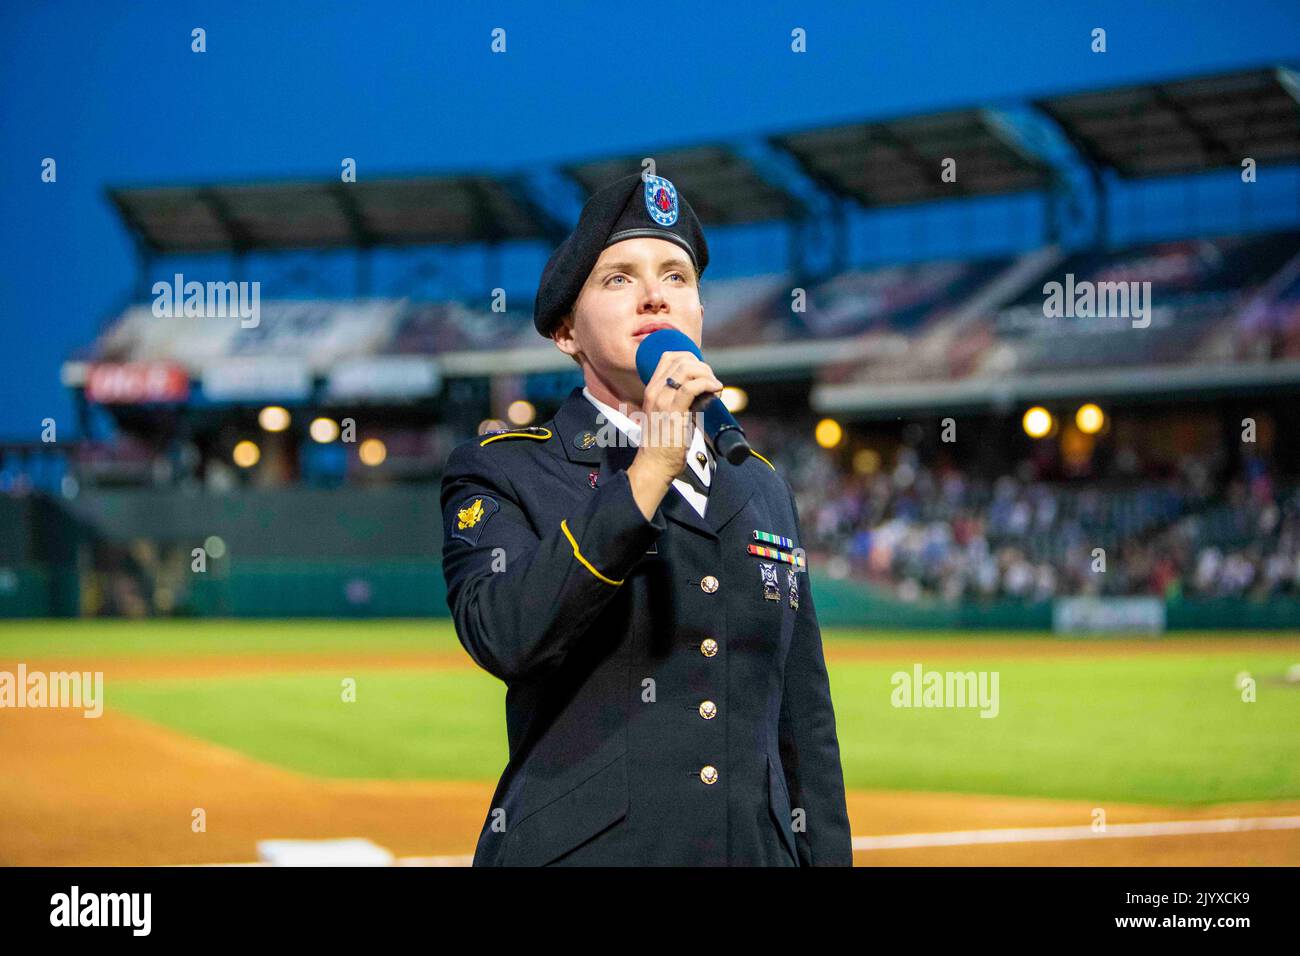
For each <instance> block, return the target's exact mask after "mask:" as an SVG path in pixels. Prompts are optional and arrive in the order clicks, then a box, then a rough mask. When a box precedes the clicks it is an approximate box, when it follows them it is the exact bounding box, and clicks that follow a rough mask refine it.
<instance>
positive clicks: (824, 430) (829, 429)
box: [813, 418, 844, 448]
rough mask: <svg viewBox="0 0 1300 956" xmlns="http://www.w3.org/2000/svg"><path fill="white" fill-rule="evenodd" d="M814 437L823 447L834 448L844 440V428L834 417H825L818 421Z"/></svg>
mask: <svg viewBox="0 0 1300 956" xmlns="http://www.w3.org/2000/svg"><path fill="white" fill-rule="evenodd" d="M813 437H815V438H816V439H817V444H819V445H821V446H822V447H823V448H834V447H835V446H836V445H838V444H839V443H840V442H842V441H843V440H844V428H843V427H842V426H841V425H840V423H839V422H837V421H836V420H835V419H833V418H823V419H822V420H821V421H819V422H818V423H817V428H816V430H815V431H814V432H813Z"/></svg>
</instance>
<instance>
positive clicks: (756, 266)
mask: <svg viewBox="0 0 1300 956" xmlns="http://www.w3.org/2000/svg"><path fill="white" fill-rule="evenodd" d="M644 157H652V158H653V159H654V161H655V163H656V167H657V172H658V173H659V174H660V175H664V176H667V177H668V178H669V179H671V180H672V181H673V182H674V183H676V184H677V185H678V187H679V188H680V189H682V190H683V191H684V193H685V194H686V195H687V196H688V197H689V198H690V200H691V202H692V204H693V206H694V207H695V209H696V210H697V212H698V213H699V215H700V218H701V220H702V221H703V222H704V224H705V227H706V229H707V230H708V235H709V241H710V245H711V248H712V250H713V256H714V259H713V264H712V265H711V267H710V269H709V272H708V274H707V275H706V276H705V279H704V282H703V287H702V291H703V298H704V302H705V341H704V347H705V354H706V359H707V360H708V361H709V362H710V363H711V364H712V365H713V366H714V368H715V369H716V370H717V371H718V372H719V373H720V377H722V378H723V380H724V381H726V382H728V383H729V385H730V386H731V389H730V391H729V403H730V404H732V406H733V408H734V409H735V410H736V411H737V414H738V416H739V417H740V418H741V420H742V421H743V423H744V425H745V428H746V431H747V432H748V434H749V436H750V438H751V441H752V444H753V445H754V447H755V448H756V449H758V450H759V451H761V452H762V453H763V454H764V455H765V456H766V457H768V458H770V459H771V460H772V462H773V463H774V465H775V466H776V468H777V470H778V471H780V472H781V473H782V474H784V475H785V476H786V477H787V478H788V479H789V480H790V482H791V484H792V485H793V487H794V489H795V491H796V494H797V497H798V500H799V505H800V511H801V515H802V522H803V525H804V528H805V531H806V534H807V536H808V539H809V540H808V541H806V542H805V544H806V546H807V547H808V550H809V554H810V563H811V568H812V569H813V570H812V575H813V578H812V580H813V584H814V587H815V588H816V593H817V603H818V608H819V613H820V616H821V620H822V623H823V626H824V627H825V628H826V635H827V649H828V650H827V653H828V659H829V661H830V664H831V668H832V680H833V683H834V691H835V697H836V703H837V713H838V716H839V721H840V739H841V746H842V747H843V749H844V758H845V770H846V779H847V781H848V783H849V786H850V788H851V790H852V791H853V792H852V794H851V797H850V808H851V812H852V815H853V818H854V833H855V834H860V835H861V842H860V843H859V845H858V849H859V850H860V851H861V852H860V853H859V855H858V862H859V863H860V864H869V863H889V864H897V863H958V864H961V863H980V864H992V863H1006V862H1011V863H1026V862H1029V863H1045V862H1080V863H1109V864H1127V863H1164V864H1175V865H1177V864H1183V863H1203V864H1213V863H1231V864H1239V863H1240V864H1248V863H1283V864H1297V863H1300V734H1297V732H1296V728H1297V727H1298V726H1300V672H1298V671H1297V667H1296V665H1297V664H1300V642H1297V641H1296V639H1295V635H1296V633H1297V628H1300V451H1298V449H1300V417H1298V416H1297V415H1296V414H1295V405H1296V400H1297V397H1300V73H1297V72H1296V70H1295V69H1294V68H1293V66H1292V65H1289V64H1286V63H1264V64H1252V65H1250V66H1248V67H1244V68H1240V69H1235V70H1231V71H1218V72H1212V73H1204V74H1200V73H1197V74H1183V75H1176V76H1165V77H1160V78H1157V79H1154V80H1150V81H1146V82H1140V83H1130V84H1125V85H1109V86H1107V85H1101V84H1089V83H1085V82H1082V81H1080V82H1079V83H1078V84H1076V86H1075V87H1074V88H1072V89H1068V90H1066V91H1064V92H1061V93H1059V94H1056V95H1050V96H1041V97H1039V96H1029V95H1026V96H1025V97H1024V98H1022V99H1018V100H1016V99H1013V100H1000V101H997V102H982V101H976V102H971V103H969V104H966V105H964V106H962V107H961V108H956V109H951V108H945V109H944V110H942V111H937V112H916V113H909V114H901V115H896V116H890V117H883V118H882V117H879V116H868V117H867V118H864V119H861V120H853V121H845V122H839V123H822V124H809V125H806V126H801V127H792V128H769V129H762V130H756V131H755V133H754V135H752V136H747V137H722V138H716V139H710V140H703V139H702V140H700V141H698V142H686V143H682V142H675V143H674V145H672V146H671V147H670V148H664V147H662V145H661V143H660V142H657V141H648V142H647V143H646V144H645V148H644V149H643V150H640V151H634V150H629V151H626V152H619V153H617V154H612V155H610V154H592V155H589V156H585V157H578V158H576V159H574V160H572V161H569V162H557V163H554V164H546V165H535V166H530V167H528V168H519V169H517V170H507V171H502V170H500V169H486V168H485V169H481V170H473V169H470V170H463V171H461V172H458V173H456V174H447V173H444V172H428V173H425V174H418V173H411V174H406V175H401V176H396V175H386V176H382V177H379V176H370V175H364V176H362V177H360V179H359V181H357V182H355V183H344V182H338V181H333V180H331V179H325V178H320V179H316V180H312V179H302V178H299V179H294V180H276V179H249V180H230V181H223V182H213V181H208V180H204V181H194V182H176V181H174V180H169V181H155V182H136V183H107V184H105V193H106V196H107V198H108V199H109V201H110V202H111V204H112V208H113V210H114V211H115V215H116V217H117V219H118V221H119V224H120V229H121V231H122V233H123V234H124V235H126V236H128V237H129V239H130V241H131V243H132V245H133V247H134V249H135V250H136V269H135V273H134V275H132V276H123V277H122V280H123V282H122V284H123V287H124V288H129V291H128V292H127V293H126V294H125V295H123V297H122V299H121V301H120V302H119V303H118V304H117V305H115V306H114V307H113V308H111V309H110V310H108V312H107V313H106V314H105V315H104V317H103V320H102V322H101V323H100V327H99V329H98V331H97V333H96V334H94V335H93V336H88V337H86V339H85V340H84V341H82V342H80V343H79V344H78V346H77V347H76V348H75V349H74V350H72V351H71V352H70V353H69V354H67V355H66V357H65V360H64V361H63V363H62V367H61V382H62V385H63V386H64V387H65V388H66V389H67V390H68V391H69V394H70V396H71V397H72V400H73V403H74V408H75V416H76V421H75V423H69V422H60V423H59V431H58V440H57V441H55V442H49V441H42V440H40V439H39V438H32V439H28V440H22V441H10V442H8V443H6V444H5V445H4V446H3V447H2V448H0V492H3V494H0V617H5V618H13V619H25V620H22V621H21V622H20V621H16V620H15V621H11V622H9V623H7V624H3V625H0V628H2V629H3V631H4V632H5V638H4V639H0V667H9V668H12V667H13V666H14V664H15V663H16V662H18V661H20V660H21V661H25V662H26V663H27V666H28V668H29V669H31V668H34V667H35V666H37V664H40V663H44V664H48V665H49V666H50V668H51V669H53V668H54V667H55V665H59V666H62V667H67V668H72V667H75V668H77V669H102V670H104V672H105V674H106V679H107V681H108V689H107V700H108V709H107V713H106V717H105V719H104V721H103V723H102V724H101V723H100V722H97V721H86V722H82V720H81V719H80V715H79V714H78V715H75V717H76V719H73V716H74V715H68V714H56V713H54V712H46V713H32V712H26V713H24V712H18V711H13V712H10V713H9V714H6V715H4V716H3V719H0V754H3V756H4V758H5V762H6V763H7V764H8V765H9V766H10V767H11V768H14V770H15V772H14V773H12V774H6V777H7V779H8V781H9V782H8V783H7V784H0V863H30V862H42V861H48V862H56V863H64V862H69V863H85V862H90V863H135V862H150V863H155V862H160V863H179V862H221V861H227V862H239V861H243V860H251V859H253V858H255V856H256V854H257V853H258V852H259V851H258V849H257V846H258V841H259V840H264V839H266V838H270V837H296V838H303V839H312V838H323V837H348V836H355V837H365V838H368V839H372V840H374V841H376V843H377V844H379V845H381V846H383V847H385V848H387V849H388V850H390V851H391V852H392V853H394V854H396V855H397V856H399V857H401V858H403V859H406V860H408V861H410V862H435V863H436V862H453V863H454V862H463V861H464V854H467V853H469V852H470V851H471V850H472V847H473V840H474V838H475V835H476V833H477V830H478V827H479V825H480V823H481V821H482V817H483V813H484V812H485V808H486V806H487V801H488V799H489V797H490V794H491V785H492V783H493V782H494V781H495V778H496V776H497V775H498V773H499V772H500V768H501V767H502V766H503V764H504V760H505V749H504V731H503V725H502V721H501V697H502V693H503V689H502V688H501V687H500V686H499V685H497V684H496V683H495V682H494V681H492V680H491V679H490V678H488V677H487V676H486V675H482V674H480V673H478V672H477V671H475V670H474V669H473V668H472V666H471V665H470V662H469V661H468V659H467V658H466V657H465V656H464V655H463V654H462V653H460V651H459V649H458V646H457V644H456V640H455V636H454V634H453V633H452V632H451V630H450V628H449V626H448V622H447V621H446V620H445V618H446V615H447V608H446V604H445V591H444V586H443V581H442V577H441V572H440V568H439V564H438V557H439V552H440V549H441V541H442V531H441V526H440V517H439V514H438V494H437V486H438V480H439V475H440V470H441V467H442V464H443V462H444V460H445V458H446V456H447V454H448V452H449V451H450V449H451V448H452V447H454V445H455V444H456V443H458V442H460V441H464V440H467V439H468V438H470V437H472V436H473V435H475V434H477V433H479V432H482V431H484V430H487V429H489V428H494V427H501V426H502V425H503V424H505V425H523V424H529V423H533V422H541V421H544V420H545V419H546V418H547V417H548V416H549V415H550V413H551V412H552V411H553V410H554V409H555V408H556V407H557V406H558V404H559V403H560V401H561V400H562V399H563V398H564V397H565V396H566V395H567V394H568V392H569V390H570V389H572V388H573V387H575V386H577V385H580V384H581V380H580V379H579V378H578V377H577V376H576V375H575V370H574V368H573V366H572V363H571V362H570V360H569V359H568V358H567V357H566V356H564V355H562V354H560V353H559V352H558V351H556V350H555V349H554V347H553V346H552V345H551V344H550V343H549V342H547V341H545V340H543V339H541V338H540V337H539V336H537V334H536V332H535V331H534V330H533V327H532V324H531V307H532V298H533V293H534V291H535V286H534V285H531V284H530V283H535V281H536V276H537V275H538V274H539V273H540V269H541V265H542V263H543V262H544V261H545V257H546V255H547V254H548V252H549V250H550V248H552V246H553V245H554V243H556V242H557V241H558V240H559V239H560V238H562V237H563V235H564V234H565V233H566V231H567V230H568V228H570V227H571V225H572V223H573V222H574V221H575V220H576V216H577V212H578V210H579V209H580V208H581V205H582V202H583V201H584V199H585V197H586V196H587V195H588V194H589V193H590V192H591V191H592V190H593V189H594V188H596V187H597V186H599V185H600V184H603V183H605V182H607V181H608V180H610V179H612V178H613V177H615V176H617V175H622V174H625V173H627V172H629V171H633V170H636V169H638V168H640V163H641V160H642V159H643V158H644ZM949 158H951V159H953V160H955V163H956V179H955V181H953V182H946V181H942V180H941V178H940V177H939V175H938V173H939V171H940V169H941V165H942V164H943V162H944V161H945V160H946V159H949ZM1246 159H1250V160H1253V168H1252V169H1250V170H1247V169H1244V168H1243V160H1246ZM177 275H182V276H183V277H184V281H186V282H192V281H197V282H201V283H206V282H231V281H234V282H240V281H245V280H248V281H252V280H256V281H258V282H260V320H259V321H258V323H257V324H256V326H255V327H243V326H241V323H240V321H239V320H238V319H237V318H227V319H214V318H197V317H189V318H186V317H158V316H156V315H155V314H154V310H153V308H152V302H153V299H154V291H153V287H154V284H155V283H157V282H166V283H171V281H172V279H173V276H177ZM1067 276H1073V281H1074V282H1076V283H1080V282H1084V281H1088V282H1094V283H1110V282H1124V283H1130V282H1135V283H1145V282H1149V283H1150V290H1151V293H1150V296H1151V298H1150V303H1149V305H1150V311H1149V316H1148V318H1149V326H1147V327H1145V328H1139V327H1135V326H1134V323H1133V321H1132V320H1131V319H1130V318H1128V317H1121V318H1082V317H1068V318H1050V317H1047V315H1046V313H1045V309H1044V299H1045V295H1044V286H1045V284H1047V283H1049V282H1053V281H1057V282H1061V283H1066V282H1067V281H1068V280H1067V278H1066V277H1067ZM348 439H351V440H348ZM200 548H201V549H203V554H204V558H205V561H206V567H205V570H203V571H202V572H196V571H195V570H194V561H195V557H194V555H195V549H200ZM1096 549H1103V551H1104V561H1105V569H1104V571H1101V570H1099V568H1098V564H1097V562H1098V552H1097V550H1096ZM381 618H382V619H406V620H386V621H378V620H376V619H381ZM430 618H433V619H438V618H441V619H443V620H432V621H431V620H429V619H430ZM72 619H78V620H72ZM88 619H106V620H101V622H100V623H95V622H91V621H90V620H88ZM209 619H210V620H209ZM236 619H249V620H247V621H239V620H236ZM321 619H328V620H321ZM1159 635H1164V636H1163V637H1160V639H1159V640H1158V641H1153V640H1151V638H1152V637H1156V636H1159ZM1100 636H1106V637H1107V639H1106V640H1100V639H1099V637H1100ZM914 661H922V662H924V664H925V665H926V666H927V667H935V666H938V667H953V668H956V669H967V668H979V669H1000V670H1001V672H1002V674H1003V677H1002V686H1003V690H1004V699H1003V704H1002V713H1001V714H1000V716H999V718H998V719H997V720H993V721H981V720H978V719H975V720H970V719H967V718H970V717H975V716H976V715H975V714H960V715H954V714H952V713H951V712H949V713H947V714H942V715H938V714H916V713H910V712H906V711H904V712H900V711H897V710H894V709H891V708H890V707H889V705H888V703H887V702H888V699H889V698H888V693H889V674H890V673H891V672H893V671H895V670H897V669H900V668H903V669H910V667H911V663H912V662H914ZM1247 677H1248V678H1249V679H1250V680H1251V681H1252V682H1254V681H1258V686H1259V691H1258V700H1257V701H1256V702H1255V703H1252V704H1249V705H1245V704H1243V703H1242V701H1241V694H1240V690H1241V687H1242V682H1243V679H1245V678H1247ZM341 678H353V679H355V680H357V685H358V695H357V701H356V703H355V704H354V705H348V706H344V707H340V705H339V703H338V687H339V681H340V679H341ZM1013 688H1015V689H1014V690H1013ZM349 707H350V708H351V709H349ZM200 807H202V808H207V809H208V812H210V813H212V818H213V820H214V823H213V824H212V826H211V828H210V829H209V830H207V831H198V832H196V831H195V830H194V829H193V827H192V826H191V815H192V811H193V809H194V808H200ZM1098 809H1101V810H1103V811H1104V816H1105V817H1106V818H1107V819H1108V820H1109V821H1110V822H1111V824H1112V825H1114V826H1115V827H1117V829H1112V831H1111V832H1112V835H1113V836H1115V837H1116V839H1111V840H1104V839H1091V837H1099V836H1102V835H1104V831H1102V832H1099V831H1098V830H1097V829H1096V827H1095V823H1096V813H1097V811H1098ZM218 820H220V821H221V823H220V825H218V824H217V823H216V822H215V821H218ZM162 821H169V822H166V823H164V822H162ZM1125 826H1130V827H1137V828H1138V829H1137V830H1134V831H1129V832H1125V831H1124V830H1123V827H1125ZM1142 827H1150V828H1152V829H1148V830H1143V829H1141V828H1142ZM1161 827H1165V829H1163V830H1162V829H1161ZM1044 828H1046V829H1044ZM1059 828H1064V829H1063V830H1060V829H1059ZM990 829H992V830H1002V831H1005V832H1004V833H1003V835H1002V836H1001V837H996V836H992V835H989V834H985V835H984V838H980V837H978V836H976V837H969V833H968V831H972V830H990ZM1058 830H1059V832H1057V831H1058ZM1066 831H1068V832H1066ZM1085 831H1086V832H1085ZM927 834H928V836H927ZM954 834H955V835H954ZM962 834H967V837H965V838H963V837H962ZM1120 837H1123V838H1120ZM891 841H892V842H891ZM1062 841H1065V842H1062ZM1063 848H1064V849H1063ZM260 852H262V855H263V857H264V858H265V857H267V856H268V854H270V853H272V851H269V850H267V849H266V848H265V847H263V849H262V850H261V851H260Z"/></svg>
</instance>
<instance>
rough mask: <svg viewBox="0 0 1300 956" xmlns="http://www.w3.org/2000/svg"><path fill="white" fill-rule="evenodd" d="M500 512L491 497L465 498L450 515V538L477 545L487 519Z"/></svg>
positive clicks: (499, 507) (498, 506)
mask: <svg viewBox="0 0 1300 956" xmlns="http://www.w3.org/2000/svg"><path fill="white" fill-rule="evenodd" d="M500 510H501V505H499V504H498V503H497V501H496V499H495V498H493V497H492V496H491V495H473V496H471V497H469V498H466V499H465V500H464V501H462V502H461V503H460V505H459V506H458V507H457V508H456V511H455V514H453V515H452V518H451V521H452V526H451V529H450V530H451V536H452V537H453V538H460V540H462V541H465V542H468V543H469V544H478V539H479V537H480V536H481V535H482V534H483V526H484V525H485V524H487V523H488V519H489V518H491V517H492V516H493V515H494V514H496V513H497V512H498V511H500Z"/></svg>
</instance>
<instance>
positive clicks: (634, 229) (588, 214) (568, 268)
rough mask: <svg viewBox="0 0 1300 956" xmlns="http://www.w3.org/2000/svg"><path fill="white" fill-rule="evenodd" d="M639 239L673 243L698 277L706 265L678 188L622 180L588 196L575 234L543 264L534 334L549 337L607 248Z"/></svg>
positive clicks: (700, 234)
mask: <svg viewBox="0 0 1300 956" xmlns="http://www.w3.org/2000/svg"><path fill="white" fill-rule="evenodd" d="M641 237H649V238H652V239H667V240H668V241H669V242H675V243H677V244H678V245H679V246H681V247H682V248H683V249H685V250H686V252H687V253H688V254H689V255H690V257H691V262H692V263H694V265H695V274H696V276H702V275H703V274H704V269H705V267H706V266H707V265H708V264H709V246H708V243H706V242H705V241H704V230H703V229H701V228H700V221H699V220H698V219H697V218H695V212H694V210H692V209H691V204H690V203H688V202H687V201H686V197H685V196H682V195H680V194H679V193H678V192H677V187H676V186H674V185H673V184H672V183H670V182H669V181H668V180H666V179H664V178H663V177H662V176H646V177H644V178H642V174H641V173H633V174H632V175H630V176H625V177H623V178H622V179H618V180H615V181H614V182H612V183H610V184H609V185H608V186H604V187H602V188H600V189H598V190H596V192H594V193H592V195H591V198H590V199H588V200H587V204H586V205H585V206H583V207H582V215H581V216H579V217H578V224H577V225H576V226H575V227H574V229H573V232H572V233H570V234H569V237H568V238H567V239H565V240H564V242H562V243H560V245H559V247H558V248H556V250H555V251H554V252H553V253H551V258H550V259H549V260H547V262H546V268H545V269H543V270H542V281H541V284H540V285H539V286H538V288H537V301H536V302H535V303H534V305H533V325H535V326H537V331H538V332H540V333H541V334H542V335H544V336H546V337H547V338H550V337H551V330H552V329H553V328H555V326H556V325H558V324H559V322H560V320H561V319H562V318H563V317H564V314H565V313H566V312H568V311H569V309H571V308H572V307H573V303H574V302H575V301H577V298H578V293H579V292H581V291H582V287H583V285H584V284H585V283H586V281H587V277H588V276H589V275H591V270H592V268H593V267H594V266H595V265H596V260H597V259H599V258H600V254H601V252H602V251H603V250H604V249H605V248H606V247H607V246H612V245H613V244H614V243H616V242H622V241H623V240H624V239H639V238H641Z"/></svg>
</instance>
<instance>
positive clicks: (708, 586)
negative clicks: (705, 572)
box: [700, 574, 718, 594]
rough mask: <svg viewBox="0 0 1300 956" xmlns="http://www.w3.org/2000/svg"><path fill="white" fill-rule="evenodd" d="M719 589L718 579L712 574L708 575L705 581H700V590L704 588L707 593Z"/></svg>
mask: <svg viewBox="0 0 1300 956" xmlns="http://www.w3.org/2000/svg"><path fill="white" fill-rule="evenodd" d="M717 589H718V579H717V578H715V577H714V576H713V575H711V574H710V575H709V576H708V577H706V578H705V579H704V580H703V581H701V582H700V590H702V591H703V592H704V593H705V594H712V593H713V592H714V591H716V590H717Z"/></svg>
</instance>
